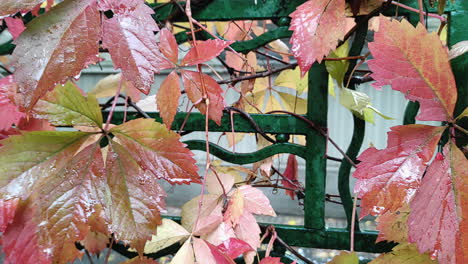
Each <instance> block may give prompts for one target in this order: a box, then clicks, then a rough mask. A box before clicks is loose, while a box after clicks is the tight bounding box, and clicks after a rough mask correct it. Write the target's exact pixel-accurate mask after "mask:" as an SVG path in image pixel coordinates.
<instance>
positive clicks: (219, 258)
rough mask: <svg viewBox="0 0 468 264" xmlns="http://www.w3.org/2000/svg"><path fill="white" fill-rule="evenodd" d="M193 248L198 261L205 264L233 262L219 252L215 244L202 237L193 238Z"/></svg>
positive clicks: (229, 263)
mask: <svg viewBox="0 0 468 264" xmlns="http://www.w3.org/2000/svg"><path fill="white" fill-rule="evenodd" d="M193 249H194V252H195V258H196V259H197V262H198V263H204V264H205V263H206V264H234V263H235V262H234V261H233V260H232V259H230V258H229V257H228V256H226V255H224V254H223V253H221V252H220V251H219V250H218V249H217V248H216V247H215V246H213V245H211V244H210V243H209V242H206V241H204V240H203V239H199V238H194V239H193Z"/></svg>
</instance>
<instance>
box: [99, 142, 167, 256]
mask: <svg viewBox="0 0 468 264" xmlns="http://www.w3.org/2000/svg"><path fill="white" fill-rule="evenodd" d="M134 148H135V147H133V148H132V147H127V146H122V145H120V144H118V143H116V142H112V143H111V145H110V148H109V151H108V153H107V160H106V170H107V174H108V175H107V184H108V185H109V193H110V194H109V195H106V199H107V201H106V204H107V206H106V208H105V209H106V215H107V216H108V217H109V218H110V222H111V224H110V230H111V232H113V233H114V236H115V238H116V239H117V240H121V241H123V242H124V243H126V244H130V246H131V247H133V248H135V249H136V250H137V251H138V252H139V253H140V254H142V253H143V252H144V247H145V243H146V241H147V240H150V239H151V235H153V234H155V233H156V227H157V226H158V225H160V224H161V223H162V221H161V215H160V212H161V211H162V210H165V202H164V197H165V196H166V193H165V192H164V189H163V188H161V187H160V186H159V184H158V183H157V182H156V177H155V176H154V175H153V174H152V173H151V172H150V171H149V170H145V169H143V168H142V167H141V166H140V164H138V161H137V160H135V158H134V157H133V156H132V153H131V151H132V150H133V149H134Z"/></svg>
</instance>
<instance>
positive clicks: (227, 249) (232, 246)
mask: <svg viewBox="0 0 468 264" xmlns="http://www.w3.org/2000/svg"><path fill="white" fill-rule="evenodd" d="M218 249H219V250H220V251H221V252H223V253H224V254H226V255H227V256H229V257H230V258H232V259H234V258H236V257H238V256H239V255H241V254H244V253H245V252H247V251H252V250H253V248H252V247H251V246H250V245H249V244H247V243H246V242H244V241H242V240H240V239H238V238H234V237H231V238H229V239H228V240H225V241H224V242H223V243H222V244H220V245H218Z"/></svg>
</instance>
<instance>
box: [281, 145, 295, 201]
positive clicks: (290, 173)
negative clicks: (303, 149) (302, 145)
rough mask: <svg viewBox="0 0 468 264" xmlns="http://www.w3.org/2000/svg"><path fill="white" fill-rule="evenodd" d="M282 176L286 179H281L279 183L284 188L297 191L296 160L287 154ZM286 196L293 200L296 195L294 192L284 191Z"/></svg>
mask: <svg viewBox="0 0 468 264" xmlns="http://www.w3.org/2000/svg"><path fill="white" fill-rule="evenodd" d="M283 176H284V177H285V178H286V179H288V180H286V179H282V180H281V183H282V184H283V186H284V187H287V188H291V189H297V184H299V183H298V181H297V178H298V165H297V159H296V156H295V155H292V154H289V156H288V162H287V164H286V169H285V170H284V172H283ZM286 195H289V197H291V199H293V200H294V197H295V196H296V193H295V192H294V191H290V190H286Z"/></svg>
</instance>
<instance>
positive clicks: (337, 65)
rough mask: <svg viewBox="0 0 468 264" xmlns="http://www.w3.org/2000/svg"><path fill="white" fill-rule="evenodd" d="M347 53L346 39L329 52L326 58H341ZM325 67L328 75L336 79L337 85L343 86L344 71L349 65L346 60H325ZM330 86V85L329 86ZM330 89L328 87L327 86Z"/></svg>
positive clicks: (347, 44)
mask: <svg viewBox="0 0 468 264" xmlns="http://www.w3.org/2000/svg"><path fill="white" fill-rule="evenodd" d="M348 53H349V43H348V41H346V42H345V43H343V45H341V46H339V47H338V48H337V49H336V50H335V51H332V52H330V55H328V58H343V57H346V56H348ZM325 67H326V68H327V71H328V73H329V74H330V76H331V77H332V78H333V79H334V80H336V83H337V84H338V87H340V88H342V87H343V80H344V76H345V74H346V71H347V70H348V67H349V61H348V60H338V61H328V60H327V61H325ZM329 85H330V84H329ZM329 87H330V86H329ZM329 91H330V88H329Z"/></svg>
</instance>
